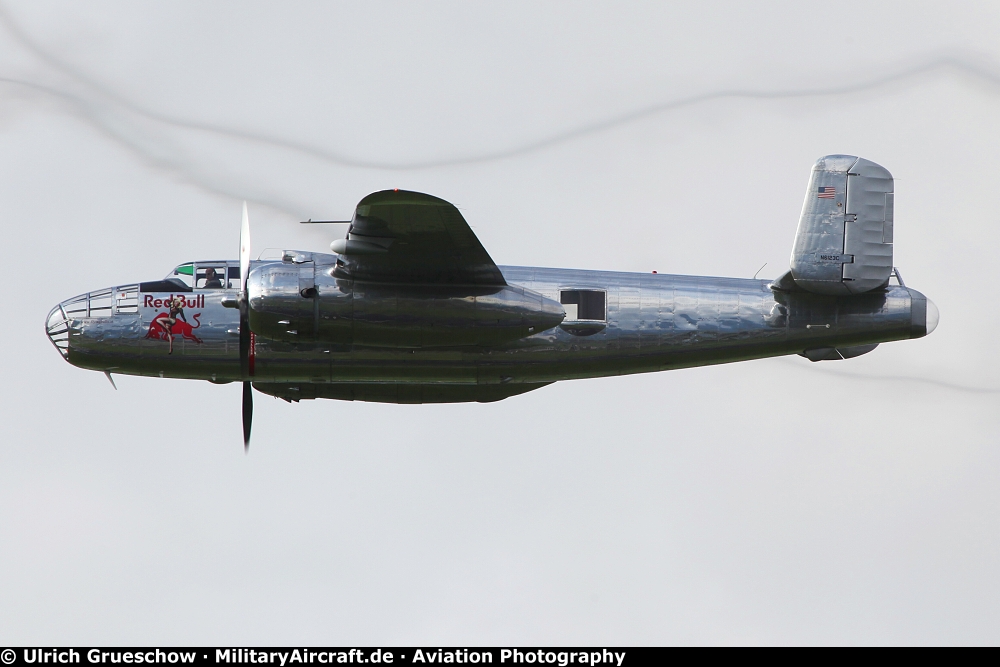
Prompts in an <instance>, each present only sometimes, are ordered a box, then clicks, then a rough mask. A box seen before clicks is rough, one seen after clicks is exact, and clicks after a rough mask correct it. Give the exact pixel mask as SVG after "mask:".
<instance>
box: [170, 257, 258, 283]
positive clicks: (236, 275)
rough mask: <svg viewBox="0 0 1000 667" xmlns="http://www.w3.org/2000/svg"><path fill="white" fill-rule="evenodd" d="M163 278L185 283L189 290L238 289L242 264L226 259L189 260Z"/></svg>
mask: <svg viewBox="0 0 1000 667" xmlns="http://www.w3.org/2000/svg"><path fill="white" fill-rule="evenodd" d="M163 280H164V281H169V282H172V283H176V284H183V285H184V286H185V287H186V288H187V289H189V290H190V289H197V290H202V289H238V288H239V286H240V264H239V262H225V261H204V262H188V263H187V264H181V265H180V266H177V267H176V268H175V269H174V270H173V271H171V272H170V273H168V274H167V275H166V276H165V277H164V278H163Z"/></svg>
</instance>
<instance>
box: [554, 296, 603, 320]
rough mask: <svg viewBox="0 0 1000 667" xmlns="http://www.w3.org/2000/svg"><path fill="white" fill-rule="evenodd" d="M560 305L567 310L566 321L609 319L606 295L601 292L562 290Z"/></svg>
mask: <svg viewBox="0 0 1000 667" xmlns="http://www.w3.org/2000/svg"><path fill="white" fill-rule="evenodd" d="M559 303H561V304H562V305H563V307H564V308H565V309H566V320H567V321H573V320H601V321H604V320H605V319H607V310H606V308H605V293H604V292H602V291H600V290H586V289H578V290H562V291H561V292H559Z"/></svg>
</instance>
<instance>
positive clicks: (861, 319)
mask: <svg viewBox="0 0 1000 667" xmlns="http://www.w3.org/2000/svg"><path fill="white" fill-rule="evenodd" d="M892 241H893V179H892V176H891V175H890V174H889V172H888V171H887V170H886V169H884V168H883V167H881V166H879V165H877V164H875V163H873V162H870V161H868V160H865V159H860V158H857V157H852V156H846V155H829V156H826V157H824V158H821V159H820V160H819V161H817V162H816V164H815V166H814V167H813V170H812V176H811V178H810V180H809V186H808V189H807V191H806V198H805V203H804V204H803V207H802V214H801V217H800V219H799V225H798V230H797V231H796V235H795V243H794V246H793V249H792V256H791V266H790V269H789V271H788V272H786V273H785V274H783V275H782V276H781V277H780V278H778V279H777V280H774V281H769V280H756V279H751V280H746V279H736V278H712V277H695V276H676V275H665V274H639V273H619V272H612V271H580V270H567V269H547V268H536V267H517V266H497V265H496V264H495V263H494V262H493V260H492V259H491V258H490V256H489V254H487V252H486V250H485V249H484V248H483V246H482V245H481V244H480V242H479V240H478V239H477V238H476V236H475V234H473V232H472V229H471V228H470V227H469V225H468V223H466V221H465V220H464V219H463V217H462V215H461V213H459V211H458V209H456V208H455V207H454V206H452V205H451V204H449V203H448V202H446V201H443V200H441V199H438V198H436V197H432V196H430V195H425V194H420V193H416V192H406V191H399V190H386V191H383V192H376V193H374V194H370V195H368V196H367V197H365V198H364V199H362V200H361V202H360V203H359V204H358V206H357V209H356V210H355V212H354V216H353V218H352V219H351V221H350V227H349V228H348V232H347V236H346V238H343V239H338V240H336V241H334V242H333V243H332V244H331V250H332V254H327V253H315V252H300V251H285V252H284V254H283V256H282V257H281V259H280V260H273V261H264V260H254V261H251V259H250V233H249V223H248V221H247V213H246V205H245V204H244V208H243V228H242V230H241V238H240V245H241V248H240V258H239V260H233V261H205V262H190V263H187V264H181V265H180V266H178V267H177V268H175V269H174V270H173V271H171V272H170V274H168V275H167V277H166V278H165V279H163V280H157V281H152V282H141V283H130V284H126V285H121V286H116V287H111V288H108V289H104V290H99V291H96V292H90V293H87V294H83V295H81V296H78V297H76V298H73V299H69V300H67V301H64V302H63V303H60V304H59V305H58V306H56V307H55V308H53V309H52V311H51V312H50V313H49V316H48V318H47V319H46V324H45V327H46V333H47V334H48V336H49V338H50V339H51V340H52V342H53V343H54V344H55V346H56V349H57V350H58V351H59V353H60V354H62V356H63V357H64V358H65V359H66V360H67V361H69V362H70V363H71V364H73V365H74V366H79V367H80V368H87V369H92V370H97V371H102V372H104V373H106V374H107V375H108V377H109V379H110V378H111V374H112V373H122V374H129V375H145V376H155V377H161V378H162V377H169V378H186V379H195V380H209V381H211V382H216V383H227V382H242V383H243V435H244V444H248V443H249V440H250V423H251V419H252V412H253V391H252V389H251V387H252V388H253V389H256V390H258V391H261V392H264V393H265V394H270V395H272V396H277V397H279V398H283V399H285V400H287V401H299V400H303V399H315V398H332V399H341V400H359V401H378V402H384V403H457V402H467V401H480V402H487V401H497V400H501V399H504V398H507V397H509V396H514V395H516V394H523V393H525V392H528V391H532V390H534V389H538V388H540V387H544V386H545V385H547V384H551V383H553V382H558V381H560V380H572V379H578V378H592V377H603V376H610V375H624V374H629V373H646V372H652V371H663V370H671V369H675V368H687V367H692V366H704V365H709V364H722V363H728V362H733V361H744V360H748V359H760V358H764V357H774V356H779V355H788V354H800V355H802V356H804V357H807V358H809V359H810V360H812V361H820V360H839V359H846V358H850V357H855V356H858V355H861V354H866V353H868V352H870V351H872V350H873V349H874V348H875V347H876V346H877V345H878V344H879V343H885V342H889V341H895V340H902V339H907V338H920V337H922V336H925V335H927V334H928V333H930V332H931V331H933V329H934V327H935V326H937V322H938V311H937V308H936V307H935V306H934V304H933V303H932V302H931V301H930V300H929V299H927V298H926V297H925V296H924V295H923V294H921V293H920V292H918V291H916V290H914V289H912V288H909V287H906V286H904V285H903V282H902V280H901V279H900V276H899V272H898V271H897V270H896V269H895V268H894V267H893V262H892V258H893V255H892ZM890 277H895V279H896V281H895V282H896V284H892V283H891V282H890Z"/></svg>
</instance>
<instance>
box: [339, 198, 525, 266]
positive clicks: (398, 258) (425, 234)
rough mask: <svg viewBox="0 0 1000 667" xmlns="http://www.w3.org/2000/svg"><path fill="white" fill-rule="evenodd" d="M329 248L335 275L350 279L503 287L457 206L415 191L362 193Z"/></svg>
mask: <svg viewBox="0 0 1000 667" xmlns="http://www.w3.org/2000/svg"><path fill="white" fill-rule="evenodd" d="M331 248H332V249H333V251H334V252H336V253H339V254H340V255H341V265H340V266H339V267H338V275H344V276H345V277H350V278H353V279H355V280H363V281H371V282H389V283H409V284H422V285H482V286H487V285H489V286H503V285H506V282H505V281H504V279H503V275H502V274H501V273H500V269H498V268H497V265H496V263H495V262H494V261H493V260H492V259H491V258H490V256H489V254H488V253H487V252H486V249H485V248H483V245H482V244H481V243H480V242H479V239H477V238H476V235H475V234H474V233H473V232H472V229H471V228H470V227H469V223H467V222H466V221H465V218H463V217H462V214H461V213H459V212H458V209H457V208H455V207H454V206H452V205H451V204H449V203H448V202H446V201H444V200H443V199H438V198H437V197H432V196H430V195H425V194H421V193H419V192H407V191H405V190H384V191H382V192H375V193H372V194H370V195H368V196H367V197H365V198H364V199H362V200H361V201H360V202H359V203H358V208H357V210H356V211H355V213H354V218H353V220H351V227H350V229H349V230H348V232H347V238H345V239H341V240H338V241H334V242H333V244H332V245H331Z"/></svg>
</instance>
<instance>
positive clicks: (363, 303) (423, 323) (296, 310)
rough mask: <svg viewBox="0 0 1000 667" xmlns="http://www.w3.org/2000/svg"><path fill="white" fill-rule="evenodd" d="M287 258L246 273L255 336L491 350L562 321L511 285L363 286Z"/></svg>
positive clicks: (552, 307)
mask: <svg viewBox="0 0 1000 667" xmlns="http://www.w3.org/2000/svg"><path fill="white" fill-rule="evenodd" d="M288 257H291V258H292V261H283V262H281V263H275V264H270V265H264V266H261V267H259V268H257V269H255V270H254V271H253V272H251V274H250V278H249V280H248V284H247V290H248V296H249V300H250V313H249V317H250V328H251V330H252V331H253V332H254V334H255V335H257V336H261V337H264V338H268V339H272V340H280V341H287V342H321V343H329V344H332V345H355V346H358V345H361V346H373V347H392V348H430V347H464V346H494V345H502V344H503V343H506V342H511V341H515V340H519V339H521V338H525V337H527V336H531V335H534V334H536V333H540V332H542V331H546V330H548V329H551V328H553V327H555V326H557V325H559V324H560V323H561V322H562V321H563V319H564V318H565V316H566V313H565V310H564V309H563V306H562V304H559V303H557V302H556V301H553V300H552V299H549V298H547V297H545V296H543V295H541V294H539V293H537V292H533V291H531V290H529V289H526V288H524V287H518V286H516V285H506V286H503V287H485V288H482V287H462V286H454V287H452V286H449V287H433V286H407V285H393V284H382V283H363V282H357V281H351V280H344V279H339V278H335V277H333V276H332V275H331V271H330V269H331V268H332V266H333V265H332V263H331V264H329V265H327V264H326V263H325V262H323V261H322V260H319V261H316V260H314V259H312V258H311V256H309V255H306V254H305V253H298V254H290V253H286V258H288ZM307 257H308V258H309V259H306V258H307ZM324 257H326V256H324Z"/></svg>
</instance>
